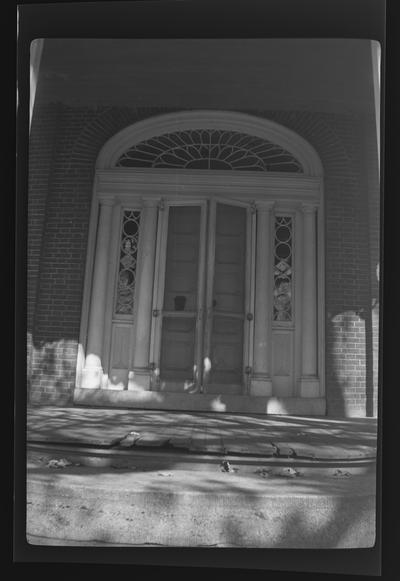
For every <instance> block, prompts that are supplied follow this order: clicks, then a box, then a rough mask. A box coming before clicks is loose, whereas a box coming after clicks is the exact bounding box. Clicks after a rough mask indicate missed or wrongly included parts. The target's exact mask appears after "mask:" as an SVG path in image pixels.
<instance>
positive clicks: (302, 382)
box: [299, 377, 320, 397]
mask: <svg viewBox="0 0 400 581" xmlns="http://www.w3.org/2000/svg"><path fill="white" fill-rule="evenodd" d="M319 387H320V383H319V378H318V377H302V378H301V379H299V395H300V397H319Z"/></svg>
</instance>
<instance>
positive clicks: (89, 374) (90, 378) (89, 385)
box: [81, 367, 103, 389]
mask: <svg viewBox="0 0 400 581" xmlns="http://www.w3.org/2000/svg"><path fill="white" fill-rule="evenodd" d="M102 380H103V368H102V367H85V368H84V369H83V371H82V381H81V387H82V388H84V389H99V388H100V387H102Z"/></svg>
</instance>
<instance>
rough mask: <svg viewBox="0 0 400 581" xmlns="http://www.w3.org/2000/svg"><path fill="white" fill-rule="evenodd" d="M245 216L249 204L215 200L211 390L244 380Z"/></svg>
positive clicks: (208, 349) (211, 312) (210, 310)
mask: <svg viewBox="0 0 400 581" xmlns="http://www.w3.org/2000/svg"><path fill="white" fill-rule="evenodd" d="M246 220H247V216H246V208H243V207H239V206H233V205H229V204H223V203H219V202H218V203H217V204H216V211H215V252H214V253H213V252H212V249H211V252H210V256H213V257H214V265H213V267H214V276H213V281H209V285H212V293H209V294H208V296H209V297H211V301H212V302H211V305H209V309H208V312H209V314H210V315H209V316H210V317H211V321H210V323H209V326H210V332H209V335H208V340H209V342H210V344H209V347H206V351H208V352H209V353H210V357H209V358H210V372H209V378H208V383H209V386H208V388H207V390H208V391H214V388H213V387H212V386H213V385H215V386H216V385H221V384H222V385H223V386H228V385H231V386H232V388H233V389H234V390H235V386H236V388H237V387H238V386H241V385H242V384H243V351H244V314H245V259H246ZM211 243H212V242H211ZM236 391H237V389H236Z"/></svg>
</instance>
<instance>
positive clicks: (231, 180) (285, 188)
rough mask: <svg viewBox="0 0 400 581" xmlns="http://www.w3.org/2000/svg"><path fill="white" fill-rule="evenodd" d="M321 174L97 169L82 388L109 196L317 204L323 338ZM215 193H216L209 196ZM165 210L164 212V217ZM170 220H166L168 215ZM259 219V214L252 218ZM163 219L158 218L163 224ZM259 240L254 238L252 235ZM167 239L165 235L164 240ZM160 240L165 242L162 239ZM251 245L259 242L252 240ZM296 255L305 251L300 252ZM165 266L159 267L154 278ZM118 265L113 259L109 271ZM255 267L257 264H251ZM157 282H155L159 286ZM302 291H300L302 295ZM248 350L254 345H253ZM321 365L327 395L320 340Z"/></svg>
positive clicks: (134, 203) (119, 200) (128, 201)
mask: <svg viewBox="0 0 400 581" xmlns="http://www.w3.org/2000/svg"><path fill="white" fill-rule="evenodd" d="M322 186H323V184H322V178H320V177H312V176H304V175H302V174H295V175H292V174H291V175H289V174H283V173H282V174H278V173H273V174H267V173H265V172H233V171H225V170H217V171H212V170H179V171H171V170H164V169H142V168H140V169H125V168H115V169H109V170H98V171H97V172H96V179H95V196H94V199H93V211H92V217H91V224H90V232H89V243H88V261H87V265H88V266H87V272H86V280H85V290H84V301H83V309H82V324H81V336H80V357H79V358H78V367H77V387H79V386H80V383H79V378H80V377H81V374H82V367H83V363H84V353H85V349H84V345H85V343H86V336H87V327H88V310H89V304H90V290H91V277H92V264H93V259H94V252H95V242H96V229H97V216H98V209H99V205H100V203H102V202H103V201H105V200H108V201H109V202H110V201H111V202H112V203H113V204H114V209H115V211H116V210H117V208H118V207H119V208H124V207H135V208H137V209H140V208H141V207H142V206H143V204H144V202H145V201H146V200H152V201H153V202H156V203H158V204H159V206H160V207H162V205H163V204H164V205H165V204H168V205H173V204H175V205H179V204H187V203H188V204H201V203H204V201H205V200H206V199H211V198H214V199H215V200H220V201H227V202H228V201H229V202H230V203H239V204H243V205H251V204H252V203H255V202H257V201H263V202H265V201H271V202H275V204H276V207H277V208H279V210H280V211H288V212H293V213H295V214H297V215H301V208H302V205H303V204H314V205H315V206H317V209H318V212H317V217H318V234H317V235H318V266H317V271H318V336H319V337H324V308H323V307H324V257H325V253H324V204H323V195H322V191H323V187H322ZM210 194H211V195H210ZM161 212H162V210H159V215H160V213H161ZM164 219H165V218H164ZM253 219H254V218H253ZM161 223H162V220H161V221H160V220H159V226H158V227H161V226H160V224H161ZM298 230H299V232H298V234H299V235H296V245H297V246H298V248H299V250H300V249H301V240H299V238H301V237H302V236H301V227H300V228H299V229H298ZM253 238H254V237H253ZM159 240H162V238H159ZM159 243H161V242H159ZM251 244H253V245H254V244H255V240H252V242H251ZM297 254H300V252H298V253H297ZM159 267H160V264H158V263H157V264H156V265H155V276H156V277H157V276H160V274H159ZM113 268H114V269H115V264H113V263H111V265H110V272H111V271H112V269H113ZM252 268H254V266H252ZM155 286H156V285H155ZM300 292H301V289H297V296H298V294H299V293H300ZM296 300H297V299H296ZM249 349H252V346H251V345H249ZM318 351H319V353H318V368H319V377H320V381H321V393H322V394H323V393H324V389H325V388H324V375H325V374H324V341H319V349H318Z"/></svg>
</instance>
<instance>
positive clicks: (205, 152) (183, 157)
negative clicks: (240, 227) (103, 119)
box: [115, 129, 303, 173]
mask: <svg viewBox="0 0 400 581" xmlns="http://www.w3.org/2000/svg"><path fill="white" fill-rule="evenodd" d="M115 166H116V167H148V168H173V169H225V170H239V171H246V170H247V171H268V172H294V173H303V167H302V166H301V164H300V162H299V161H298V160H297V159H296V158H295V157H294V156H293V155H292V154H291V153H290V152H289V151H287V150H285V149H283V148H282V147H280V146H279V145H276V144H274V143H272V142H270V141H266V140H265V139H261V138H260V137H254V136H252V135H246V134H244V133H239V132H237V131H225V130H218V129H191V130H186V131H176V132H174V133H168V134H165V135H160V136H158V137H152V138H151V139H148V140H146V141H142V142H141V143H138V144H137V145H134V146H133V147H131V148H129V149H128V150H127V151H125V152H124V153H123V154H122V155H121V156H120V157H119V159H118V160H117V162H116V164H115Z"/></svg>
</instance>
